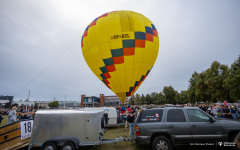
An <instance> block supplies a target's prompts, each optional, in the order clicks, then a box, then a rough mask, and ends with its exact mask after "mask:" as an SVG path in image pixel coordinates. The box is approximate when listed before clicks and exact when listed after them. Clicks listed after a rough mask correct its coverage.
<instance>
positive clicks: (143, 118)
mask: <svg viewBox="0 0 240 150" xmlns="http://www.w3.org/2000/svg"><path fill="white" fill-rule="evenodd" d="M162 115H163V110H162V109H149V110H145V111H142V113H141V114H140V115H139V117H138V120H137V122H138V123H147V122H160V121H161V120H162Z"/></svg>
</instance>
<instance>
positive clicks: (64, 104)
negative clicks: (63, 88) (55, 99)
mask: <svg viewBox="0 0 240 150" xmlns="http://www.w3.org/2000/svg"><path fill="white" fill-rule="evenodd" d="M65 101H66V94H65V99H64V109H65Z"/></svg>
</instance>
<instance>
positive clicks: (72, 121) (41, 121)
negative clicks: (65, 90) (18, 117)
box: [28, 110, 123, 150]
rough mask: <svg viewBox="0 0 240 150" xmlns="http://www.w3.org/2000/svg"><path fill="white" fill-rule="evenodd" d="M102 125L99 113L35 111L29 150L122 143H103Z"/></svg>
mask: <svg viewBox="0 0 240 150" xmlns="http://www.w3.org/2000/svg"><path fill="white" fill-rule="evenodd" d="M105 125H106V121H105V118H104V111H103V110H91V111H90V110H89V111H87V110H84V111H83V110H44V111H37V112H36V115H35V118H34V123H33V130H32V135H31V140H30V143H29V148H28V149H29V150H30V149H32V148H34V147H41V149H43V150H48V149H51V150H57V149H58V148H59V147H61V148H62V149H71V150H74V149H78V148H79V146H88V145H99V144H105V143H116V142H120V141H123V139H122V138H116V139H109V140H108V139H103V136H104V133H105Z"/></svg>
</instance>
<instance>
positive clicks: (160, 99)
mask: <svg viewBox="0 0 240 150" xmlns="http://www.w3.org/2000/svg"><path fill="white" fill-rule="evenodd" d="M155 103H156V104H157V105H162V104H165V103H166V97H165V95H164V94H163V92H160V93H159V94H158V97H157V99H156V101H155Z"/></svg>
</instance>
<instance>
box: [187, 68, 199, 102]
mask: <svg viewBox="0 0 240 150" xmlns="http://www.w3.org/2000/svg"><path fill="white" fill-rule="evenodd" d="M198 76H199V74H198V73H197V72H196V71H195V72H194V73H193V74H192V77H191V78H190V80H189V86H188V99H189V101H190V102H191V103H195V102H198V99H197V96H196V84H197V78H198Z"/></svg>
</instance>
